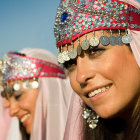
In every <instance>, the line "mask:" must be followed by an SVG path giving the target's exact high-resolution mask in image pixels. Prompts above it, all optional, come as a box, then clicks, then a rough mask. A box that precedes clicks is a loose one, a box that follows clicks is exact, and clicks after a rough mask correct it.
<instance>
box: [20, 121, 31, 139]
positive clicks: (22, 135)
mask: <svg viewBox="0 0 140 140" xmlns="http://www.w3.org/2000/svg"><path fill="white" fill-rule="evenodd" d="M20 132H21V137H22V140H30V135H29V134H27V132H26V129H25V127H24V126H23V125H22V123H21V122H20Z"/></svg>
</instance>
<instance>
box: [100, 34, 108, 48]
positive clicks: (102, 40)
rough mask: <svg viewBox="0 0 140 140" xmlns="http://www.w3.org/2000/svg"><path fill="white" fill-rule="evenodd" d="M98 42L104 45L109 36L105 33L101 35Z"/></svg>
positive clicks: (106, 43)
mask: <svg viewBox="0 0 140 140" xmlns="http://www.w3.org/2000/svg"><path fill="white" fill-rule="evenodd" d="M100 43H101V44H102V45H104V46H107V45H108V44H109V38H108V37H107V36H105V35H103V36H101V37H100Z"/></svg>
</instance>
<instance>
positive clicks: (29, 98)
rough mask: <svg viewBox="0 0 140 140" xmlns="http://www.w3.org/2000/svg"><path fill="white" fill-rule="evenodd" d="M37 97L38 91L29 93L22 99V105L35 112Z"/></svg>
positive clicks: (25, 108)
mask: <svg viewBox="0 0 140 140" xmlns="http://www.w3.org/2000/svg"><path fill="white" fill-rule="evenodd" d="M36 99H37V93H27V94H26V95H25V96H24V98H22V100H21V101H20V106H21V107H22V108H23V109H24V110H27V111H29V112H30V113H33V112H34V110H35V103H36Z"/></svg>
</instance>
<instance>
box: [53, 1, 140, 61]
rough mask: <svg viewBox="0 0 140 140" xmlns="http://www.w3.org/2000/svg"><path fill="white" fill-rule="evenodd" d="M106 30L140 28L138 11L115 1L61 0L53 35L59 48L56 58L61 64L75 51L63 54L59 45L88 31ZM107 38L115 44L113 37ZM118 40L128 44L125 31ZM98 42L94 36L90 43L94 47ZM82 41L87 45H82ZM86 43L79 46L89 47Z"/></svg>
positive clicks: (129, 38) (72, 56)
mask: <svg viewBox="0 0 140 140" xmlns="http://www.w3.org/2000/svg"><path fill="white" fill-rule="evenodd" d="M105 29H109V30H111V29H131V30H137V31H140V10H138V9H136V8H135V7H133V6H132V5H130V4H127V3H124V2H121V1H118V0H61V2H60V5H59V7H58V10H57V15H56V21H55V25H54V34H55V38H56V43H57V47H58V49H59V56H58V61H59V62H60V63H64V61H68V60H69V59H74V58H75V57H76V56H77V54H76V53H78V52H74V50H72V51H71V52H67V51H64V53H63V54H62V52H61V51H62V46H64V45H66V46H67V45H68V44H70V43H72V42H73V41H74V40H75V39H77V38H79V37H80V36H82V35H84V34H87V33H89V32H93V31H96V30H105ZM111 36H112V33H111ZM103 40H107V41H105V42H104V41H103ZM110 40H111V41H110V42H111V43H112V42H113V43H112V44H114V42H115V41H114V40H115V38H114V36H113V37H112V38H111V39H110ZM118 40H119V41H118V42H119V44H121V41H120V40H122V43H126V44H127V43H130V41H131V36H130V35H128V34H127V33H126V35H125V36H124V37H123V39H122V38H121V37H120V36H119V37H118ZM99 41H101V43H102V44H103V45H107V44H108V42H109V40H108V39H107V38H106V37H103V38H101V39H100V40H99ZM116 42H117V41H116ZM98 43H99V42H98V40H96V39H95V38H94V40H91V43H90V45H91V46H92V45H93V46H96V45H97V44H98ZM85 44H86V47H84V46H85ZM87 44H88V42H87V41H86V42H84V43H83V47H82V45H81V47H82V49H83V50H86V49H87V48H88V47H87V46H88V45H87ZM95 44H96V45H95ZM72 46H73V44H72ZM68 53H69V54H68ZM60 55H61V56H60Z"/></svg>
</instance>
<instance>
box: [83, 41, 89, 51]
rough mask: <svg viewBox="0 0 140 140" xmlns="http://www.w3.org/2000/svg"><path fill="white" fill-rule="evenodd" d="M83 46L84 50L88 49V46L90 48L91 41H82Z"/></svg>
mask: <svg viewBox="0 0 140 140" xmlns="http://www.w3.org/2000/svg"><path fill="white" fill-rule="evenodd" d="M81 48H82V50H84V51H86V50H88V48H89V41H88V40H84V41H82V43H81Z"/></svg>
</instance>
